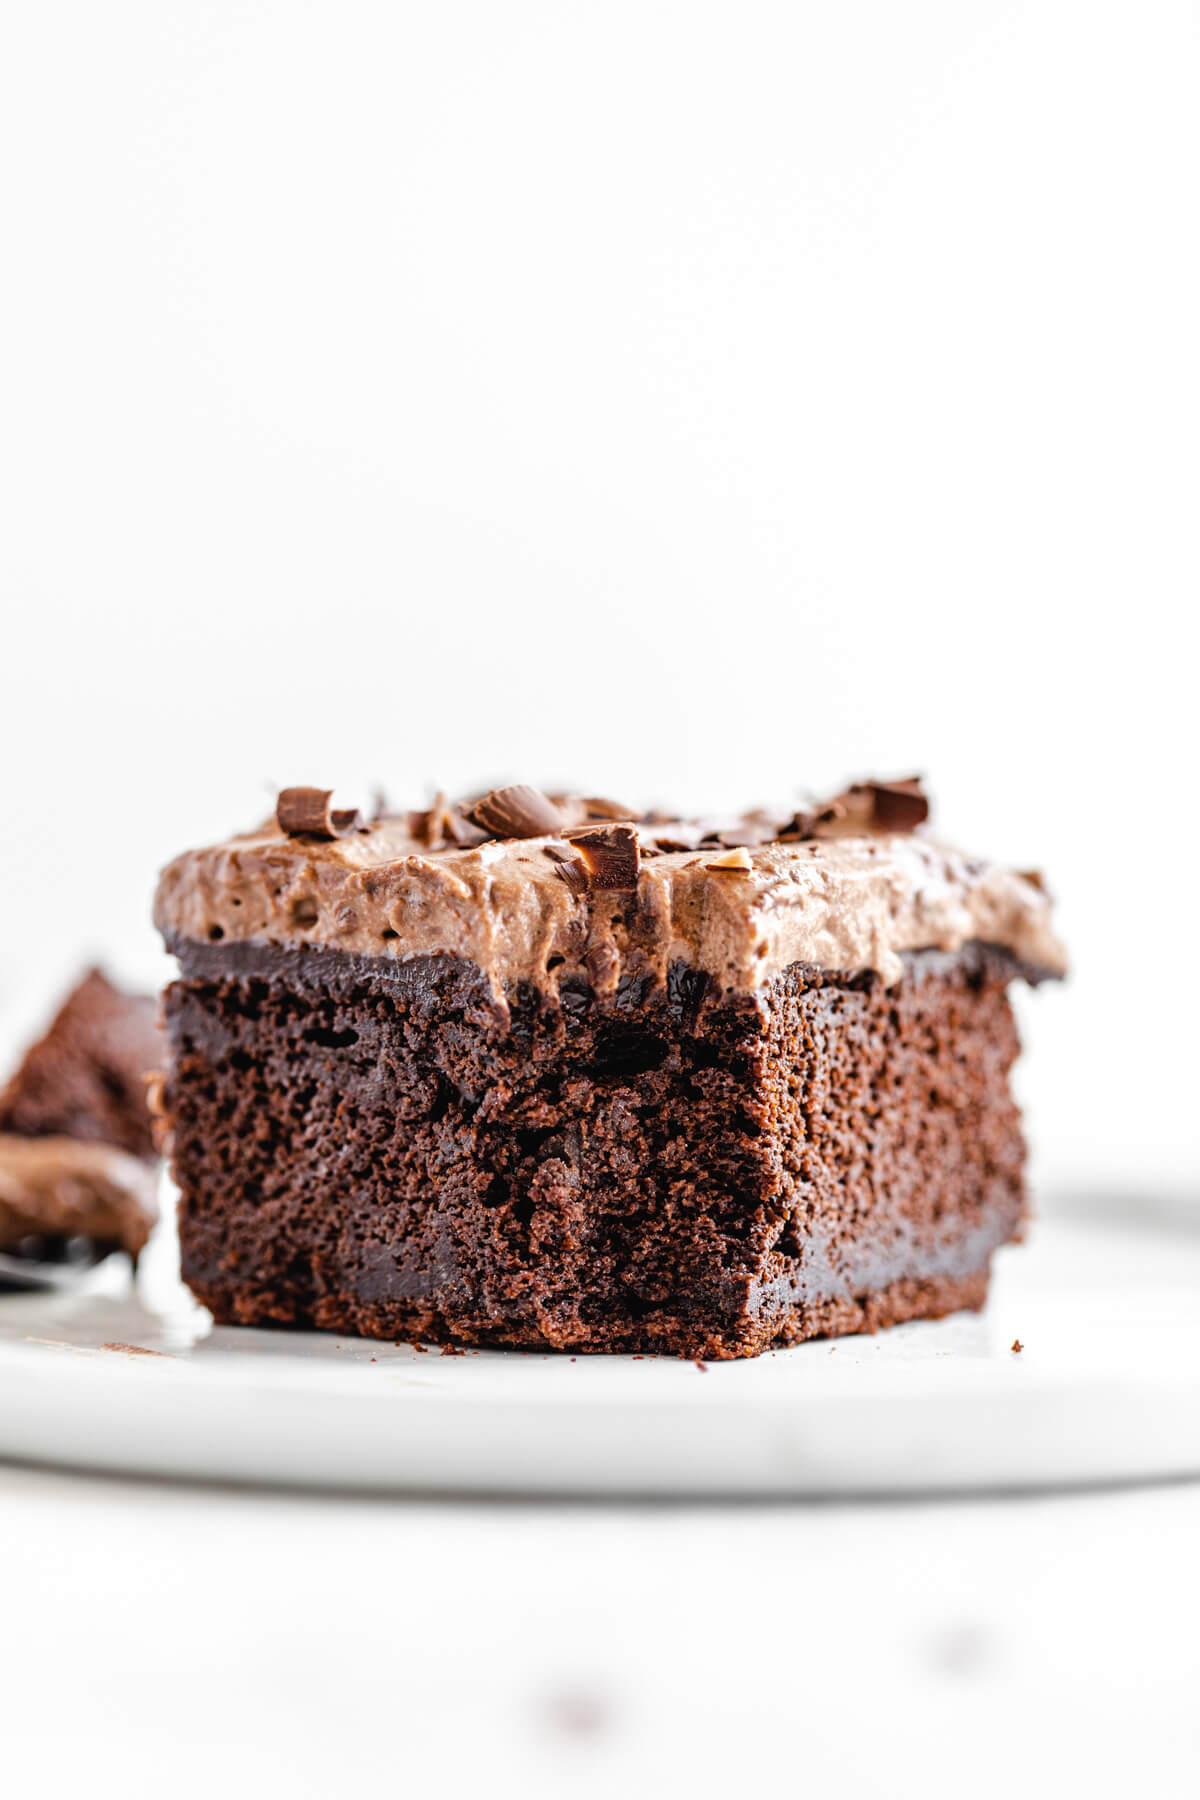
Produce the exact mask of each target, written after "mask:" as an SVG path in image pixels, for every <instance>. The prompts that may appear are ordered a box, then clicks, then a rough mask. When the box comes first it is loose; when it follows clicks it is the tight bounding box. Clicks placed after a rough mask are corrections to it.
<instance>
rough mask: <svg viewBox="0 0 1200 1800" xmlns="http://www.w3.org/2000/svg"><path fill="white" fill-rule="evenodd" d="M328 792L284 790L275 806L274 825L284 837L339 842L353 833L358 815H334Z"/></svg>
mask: <svg viewBox="0 0 1200 1800" xmlns="http://www.w3.org/2000/svg"><path fill="white" fill-rule="evenodd" d="M332 800H333V790H332V788H310V787H294V788H284V789H282V791H281V792H280V795H279V798H278V800H277V801H276V802H275V822H276V824H277V825H278V826H279V829H280V831H282V832H285V833H286V834H287V836H288V837H315V838H339V837H345V836H346V835H347V833H348V832H351V831H356V830H357V829H358V827H359V825H361V824H362V814H361V813H360V812H358V811H357V810H355V811H349V810H347V811H342V812H334V811H333V808H332V806H331V802H332Z"/></svg>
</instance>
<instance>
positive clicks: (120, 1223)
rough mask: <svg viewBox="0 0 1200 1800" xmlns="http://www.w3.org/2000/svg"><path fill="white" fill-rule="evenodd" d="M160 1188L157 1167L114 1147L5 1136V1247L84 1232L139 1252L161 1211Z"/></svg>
mask: <svg viewBox="0 0 1200 1800" xmlns="http://www.w3.org/2000/svg"><path fill="white" fill-rule="evenodd" d="M155 1185H156V1183H155V1174H154V1170H153V1169H152V1168H149V1167H147V1165H146V1163H144V1162H142V1161H141V1160H140V1159H139V1158H138V1157H136V1156H130V1155H129V1154H128V1153H127V1152H126V1151H124V1150H118V1149H116V1148H115V1147H114V1146H113V1145H111V1144H94V1143H85V1142H83V1141H81V1140H80V1139H78V1138H67V1137H18V1136H16V1135H15V1134H13V1133H10V1132H3V1133H0V1249H6V1248H10V1247H12V1246H13V1245H16V1244H19V1243H20V1242H21V1241H22V1240H23V1239H25V1238H31V1237H54V1238H58V1237H82V1238H91V1239H92V1240H93V1241H94V1242H96V1243H99V1244H119V1245H120V1246H121V1248H122V1249H124V1250H128V1252H129V1254H130V1255H131V1256H133V1257H136V1256H137V1255H138V1252H139V1251H140V1250H141V1249H142V1248H143V1246H144V1245H145V1243H146V1240H147V1238H148V1237H149V1236H150V1229H151V1226H152V1225H153V1224H154V1221H155V1218H156V1216H157V1212H158V1202H157V1198H156V1194H155Z"/></svg>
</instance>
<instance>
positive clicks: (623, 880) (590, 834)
mask: <svg viewBox="0 0 1200 1800" xmlns="http://www.w3.org/2000/svg"><path fill="white" fill-rule="evenodd" d="M567 841H568V843H570V844H572V845H574V847H575V849H576V850H578V852H579V854H580V855H581V856H582V858H583V860H584V863H585V865H586V867H587V872H588V880H589V882H590V884H591V886H592V887H593V888H595V889H597V890H598V891H601V892H612V893H625V892H628V891H629V890H631V889H633V888H636V887H637V884H638V870H639V868H640V866H641V848H640V846H639V844H638V834H637V828H636V827H635V826H633V825H590V826H588V827H587V828H586V829H585V830H581V831H569V832H568V833H567Z"/></svg>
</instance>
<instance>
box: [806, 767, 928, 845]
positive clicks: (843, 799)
mask: <svg viewBox="0 0 1200 1800" xmlns="http://www.w3.org/2000/svg"><path fill="white" fill-rule="evenodd" d="M928 817H929V801H928V800H927V798H926V797H925V794H924V793H923V792H922V789H921V782H920V777H919V776H915V775H914V776H911V777H909V778H908V779H906V780H903V781H856V782H855V783H854V784H853V786H851V787H848V788H847V789H846V790H845V792H844V793H841V794H837V795H836V796H835V797H834V798H833V799H832V800H827V801H825V802H824V803H823V804H822V803H818V804H815V805H814V806H812V807H810V808H809V809H808V810H807V811H802V812H796V813H793V815H792V817H791V818H790V819H789V820H788V822H787V824H786V825H784V826H783V827H782V828H781V829H780V832H779V842H780V843H781V844H789V843H792V844H794V843H803V842H804V841H806V840H807V839H809V838H823V837H846V836H849V835H851V834H852V833H855V832H862V833H867V832H872V831H913V830H915V829H916V827H917V826H918V825H923V824H924V823H925V820H926V819H927V818H928Z"/></svg>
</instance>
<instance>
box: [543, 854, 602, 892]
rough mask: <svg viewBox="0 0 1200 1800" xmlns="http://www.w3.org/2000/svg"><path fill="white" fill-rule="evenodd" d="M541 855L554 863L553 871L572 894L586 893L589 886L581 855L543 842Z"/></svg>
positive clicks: (585, 867)
mask: <svg viewBox="0 0 1200 1800" xmlns="http://www.w3.org/2000/svg"><path fill="white" fill-rule="evenodd" d="M542 855H543V856H548V857H549V858H550V861H551V862H552V863H553V864H554V873H555V874H556V875H557V876H558V877H559V879H560V880H562V881H565V882H566V884H567V886H568V888H569V889H570V890H571V892H572V893H573V894H586V893H587V891H588V888H589V887H590V885H591V884H590V882H589V881H588V872H587V866H586V864H585V863H584V861H583V858H582V857H579V856H572V855H571V854H570V853H569V852H568V851H566V850H563V849H561V848H560V847H559V846H558V845H557V844H543V845H542Z"/></svg>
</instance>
